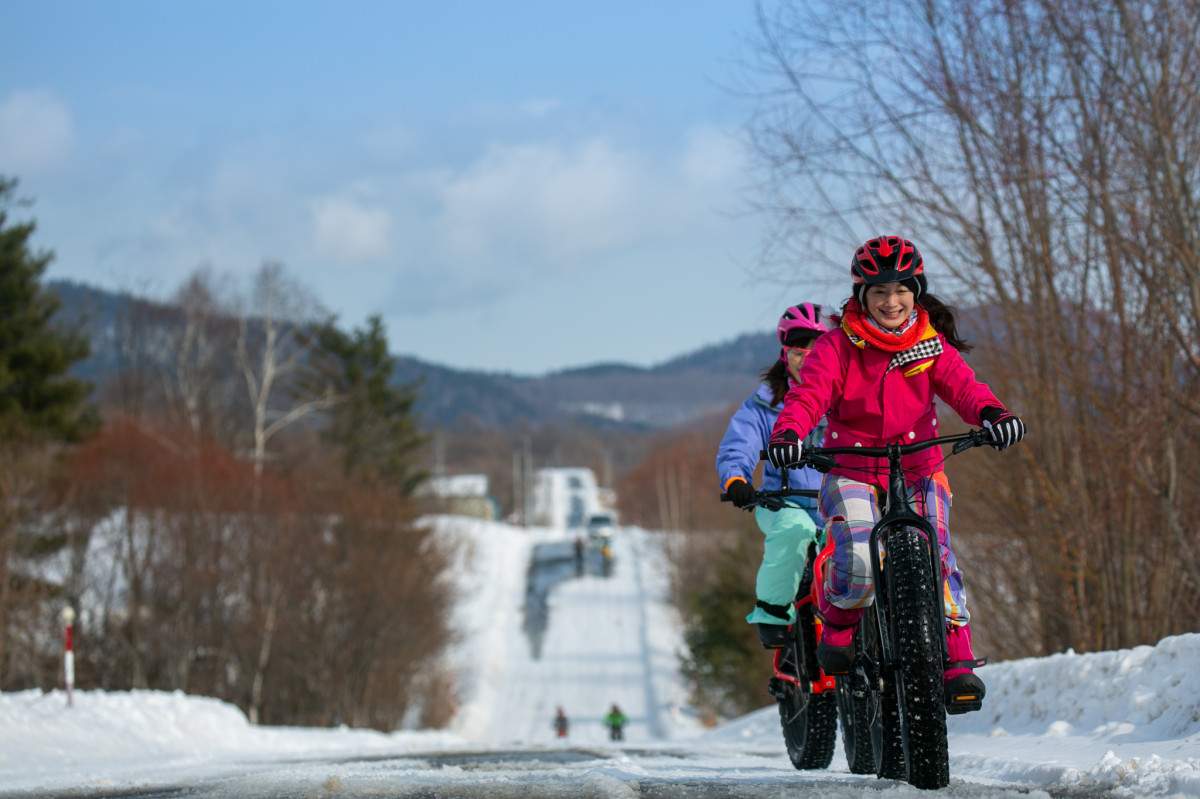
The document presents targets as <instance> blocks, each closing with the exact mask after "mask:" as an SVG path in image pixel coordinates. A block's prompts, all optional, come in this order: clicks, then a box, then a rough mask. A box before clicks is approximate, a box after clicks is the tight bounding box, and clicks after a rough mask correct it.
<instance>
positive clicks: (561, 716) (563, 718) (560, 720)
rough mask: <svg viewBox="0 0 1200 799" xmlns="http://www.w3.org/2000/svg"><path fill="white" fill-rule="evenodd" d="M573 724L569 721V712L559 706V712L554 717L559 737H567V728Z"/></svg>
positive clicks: (555, 729) (556, 732)
mask: <svg viewBox="0 0 1200 799" xmlns="http://www.w3.org/2000/svg"><path fill="white" fill-rule="evenodd" d="M570 726H571V722H569V721H567V714H566V713H564V712H563V709H562V707H561V706H559V708H558V714H557V715H555V717H554V732H555V734H556V735H558V737H559V738H566V737H567V728H568V727H570Z"/></svg>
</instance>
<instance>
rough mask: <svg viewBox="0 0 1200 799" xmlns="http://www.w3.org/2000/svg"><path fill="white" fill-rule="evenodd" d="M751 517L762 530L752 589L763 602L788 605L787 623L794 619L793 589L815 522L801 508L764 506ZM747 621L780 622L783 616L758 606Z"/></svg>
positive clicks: (815, 531) (794, 596)
mask: <svg viewBox="0 0 1200 799" xmlns="http://www.w3.org/2000/svg"><path fill="white" fill-rule="evenodd" d="M754 521H756V522H757V523H758V529H760V530H762V531H763V535H764V536H766V538H765V539H764V540H763V559H762V565H761V566H759V567H758V579H757V581H756V582H755V585H754V593H755V595H756V596H757V597H758V599H760V600H761V601H763V602H766V603H769V604H771V605H782V606H784V607H786V608H787V609H788V621H787V623H788V624H791V623H792V622H794V621H795V620H796V607H795V604H794V603H795V599H796V591H797V590H798V589H799V588H800V574H801V572H803V571H804V561H805V558H806V556H807V554H808V545H809V544H811V543H812V542H813V541H816V540H817V526H816V525H815V524H813V520H812V517H811V516H809V515H808V511H806V510H802V509H801V508H783V509H782V510H777V511H775V510H766V509H765V508H755V510H754ZM746 621H748V622H750V623H751V624H783V623H784V622H783V619H781V618H779V617H778V616H773V615H772V614H770V613H767V612H766V611H765V610H763V609H762V608H759V607H756V608H754V612H753V613H751V614H750V615H749V616H747V617H746Z"/></svg>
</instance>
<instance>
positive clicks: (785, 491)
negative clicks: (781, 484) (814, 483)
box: [721, 488, 820, 510]
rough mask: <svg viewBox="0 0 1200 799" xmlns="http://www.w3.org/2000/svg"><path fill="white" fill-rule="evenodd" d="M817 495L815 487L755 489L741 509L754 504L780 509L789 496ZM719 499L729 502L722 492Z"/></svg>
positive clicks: (813, 497)
mask: <svg viewBox="0 0 1200 799" xmlns="http://www.w3.org/2000/svg"><path fill="white" fill-rule="evenodd" d="M819 495H820V492H819V491H817V489H815V488H780V489H776V490H774V491H768V490H762V491H755V492H754V501H753V502H752V503H751V504H749V505H747V506H746V507H745V508H744V509H743V510H749V509H750V508H753V507H754V506H755V505H759V506H762V507H764V508H766V509H767V510H782V509H783V508H785V507H787V500H788V499H789V498H790V497H810V498H812V499H816V498H817V497H818V496H819ZM721 501H722V502H729V495H728V494H722V495H721ZM793 507H794V506H793Z"/></svg>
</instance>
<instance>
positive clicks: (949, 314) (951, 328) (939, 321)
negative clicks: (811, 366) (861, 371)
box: [764, 294, 974, 380]
mask: <svg viewBox="0 0 1200 799" xmlns="http://www.w3.org/2000/svg"><path fill="white" fill-rule="evenodd" d="M848 302H850V300H846V302H845V303H842V315H843V316H844V315H845V314H846V303H848ZM860 302H861V301H860ZM917 305H920V306H921V307H922V308H924V309H925V313H927V314H929V324H931V325H933V329H934V330H936V331H937V332H939V333H941V334H942V335H943V336H945V337H946V341H948V342H950V344H951V345H952V346H953V347H954V349H956V350H958V351H959V352H970V351H971V350H972V349H974V347H973V346H972V345H970V344H968V343H967V341H966V339H964V338H962V337H961V336H960V335H959V334H958V310H957V309H956V308H955V307H954V306H953V305H947V304H946V303H944V302H942V301H941V300H940V299H938V298H937V296H935V295H933V294H922V295H921V296H920V297H918V298H917ZM862 306H863V313H866V312H867V307H866V304H865V303H862ZM834 321H835V322H838V323H840V322H841V317H836V318H835V319H834ZM764 374H765V373H764ZM764 380H765V377H764Z"/></svg>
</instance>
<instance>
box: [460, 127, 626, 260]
mask: <svg viewBox="0 0 1200 799" xmlns="http://www.w3.org/2000/svg"><path fill="white" fill-rule="evenodd" d="M647 179H648V176H647V174H646V172H645V171H644V169H643V168H642V165H641V164H640V163H639V162H638V159H637V157H636V156H634V155H632V154H630V153H622V152H618V151H616V150H615V149H614V148H613V147H612V146H610V145H609V144H608V143H606V142H604V141H600V140H593V141H588V142H585V143H583V144H581V145H580V146H578V147H577V148H575V149H573V150H566V149H563V148H561V147H558V146H556V145H520V146H495V145H494V146H492V147H490V148H489V149H488V152H487V153H486V154H485V155H484V157H483V158H481V159H480V160H479V161H477V162H476V163H475V164H473V165H472V166H471V167H470V168H468V169H467V170H465V171H463V172H462V173H460V174H458V175H456V176H452V177H450V178H449V180H448V181H447V182H446V184H445V185H444V186H443V187H442V189H441V198H440V199H441V208H442V213H441V220H440V229H441V231H442V233H443V235H444V237H445V242H446V244H447V245H448V248H449V250H450V252H451V254H452V255H455V256H457V257H459V258H463V259H484V260H489V261H492V260H509V259H512V260H522V261H526V262H529V261H533V262H537V263H541V264H544V265H558V266H560V267H569V266H571V265H572V264H575V263H577V262H578V261H580V260H582V259H586V258H589V257H592V256H596V255H599V254H603V253H605V252H609V251H612V250H614V249H617V248H620V247H622V246H626V245H628V244H629V243H631V242H632V241H633V240H634V239H636V238H637V237H638V236H639V235H640V233H642V232H643V231H644V223H645V220H644V217H643V216H642V214H641V213H639V210H640V207H641V206H642V204H643V199H642V198H643V196H644V194H645V192H644V191H643V189H644V188H645V184H646V181H647Z"/></svg>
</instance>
